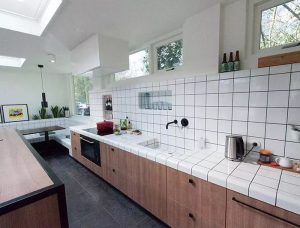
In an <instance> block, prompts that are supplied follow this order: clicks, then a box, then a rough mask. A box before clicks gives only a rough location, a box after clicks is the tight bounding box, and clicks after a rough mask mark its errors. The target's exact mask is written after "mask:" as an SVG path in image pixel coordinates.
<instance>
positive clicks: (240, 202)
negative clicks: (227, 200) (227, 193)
mask: <svg viewBox="0 0 300 228" xmlns="http://www.w3.org/2000/svg"><path fill="white" fill-rule="evenodd" d="M232 200H233V201H234V202H236V203H238V204H239V205H241V206H244V207H248V208H251V209H253V210H255V211H258V212H260V213H262V214H266V215H268V216H270V217H271V218H274V219H277V220H280V221H282V222H285V223H288V224H291V225H293V226H296V227H299V224H296V223H293V222H290V221H288V220H286V219H283V218H280V217H278V216H276V215H272V214H271V213H269V212H266V211H264V210H261V209H259V208H256V207H254V206H251V205H249V204H247V203H244V202H242V201H239V200H237V199H236V198H235V197H232Z"/></svg>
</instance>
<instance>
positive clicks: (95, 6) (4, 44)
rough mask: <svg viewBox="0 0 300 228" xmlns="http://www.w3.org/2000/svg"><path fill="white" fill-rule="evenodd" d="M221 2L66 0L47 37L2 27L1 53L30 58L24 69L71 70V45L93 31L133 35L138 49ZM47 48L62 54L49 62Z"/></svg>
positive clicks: (37, 0) (129, 37)
mask: <svg viewBox="0 0 300 228" xmlns="http://www.w3.org/2000/svg"><path fill="white" fill-rule="evenodd" d="M11 1H14V4H17V0H0V2H1V4H0V8H1V7H4V6H5V7H6V9H9V6H10V4H11ZM42 1H43V0H23V2H22V3H26V4H27V2H28V7H29V8H30V7H31V9H32V10H28V11H27V10H23V9H22V10H20V11H19V13H20V14H23V15H26V16H30V17H32V16H34V15H36V14H34V11H35V10H36V9H37V8H38V6H37V5H38V4H39V3H40V2H42ZM45 1H46V0H45ZM221 1H230V0H64V1H63V4H62V5H61V7H60V8H59V10H58V11H57V12H56V14H55V15H54V18H53V19H52V20H51V21H50V24H49V25H48V26H47V28H46V30H45V32H44V33H43V35H42V36H41V37H36V36H31V35H27V34H24V33H19V32H13V31H9V30H6V29H0V55H8V56H16V57H25V58H26V59H27V60H26V62H25V63H24V65H23V68H24V69H31V70H32V69H36V64H38V63H43V64H46V67H45V70H47V69H48V70H49V71H54V72H58V73H68V72H71V64H70V51H69V50H71V49H72V48H74V47H75V46H77V45H78V44H79V43H80V42H82V41H83V40H85V39H87V38H88V37H89V36H91V35H92V34H95V33H101V34H103V35H108V36H113V37H116V38H121V39H124V40H128V41H129V45H130V47H129V48H130V49H135V48H138V47H140V46H141V45H143V44H144V43H145V42H147V41H149V40H152V39H154V38H156V37H159V36H161V35H163V34H166V33H168V32H172V31H174V30H176V29H178V28H180V27H181V26H182V25H183V23H184V21H185V19H186V18H188V17H190V16H192V15H194V14H196V13H197V12H199V11H201V10H203V9H205V8H208V7H210V6H211V5H213V4H215V3H217V2H221ZM29 2H30V3H29ZM32 2H35V4H32ZM47 53H53V54H55V55H56V59H57V61H56V63H55V64H50V63H49V64H48V63H47ZM48 65H49V67H48V68H47V66H48Z"/></svg>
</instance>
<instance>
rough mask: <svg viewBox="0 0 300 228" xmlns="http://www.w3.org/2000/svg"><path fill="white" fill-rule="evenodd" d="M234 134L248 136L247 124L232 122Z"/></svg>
mask: <svg viewBox="0 0 300 228" xmlns="http://www.w3.org/2000/svg"><path fill="white" fill-rule="evenodd" d="M232 134H240V135H247V122H240V121H232Z"/></svg>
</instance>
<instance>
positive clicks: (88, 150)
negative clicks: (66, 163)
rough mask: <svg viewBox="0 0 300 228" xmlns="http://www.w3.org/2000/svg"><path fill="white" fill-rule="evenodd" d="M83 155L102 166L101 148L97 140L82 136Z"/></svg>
mask: <svg viewBox="0 0 300 228" xmlns="http://www.w3.org/2000/svg"><path fill="white" fill-rule="evenodd" d="M80 143H81V155H82V156H83V157H85V158H86V159H88V160H90V161H91V162H93V163H95V164H96V165H99V166H101V159H100V146H99V142H98V141H97V140H94V139H91V138H88V137H86V136H83V135H80Z"/></svg>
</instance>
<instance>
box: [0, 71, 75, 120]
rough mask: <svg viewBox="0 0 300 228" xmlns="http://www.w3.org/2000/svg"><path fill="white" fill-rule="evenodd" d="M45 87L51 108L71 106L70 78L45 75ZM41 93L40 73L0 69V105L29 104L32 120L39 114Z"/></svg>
mask: <svg viewBox="0 0 300 228" xmlns="http://www.w3.org/2000/svg"><path fill="white" fill-rule="evenodd" d="M44 87H45V92H46V96H47V101H48V105H49V107H50V106H51V105H52V106H54V105H58V106H70V104H71V101H70V93H71V92H70V80H69V76H67V75H57V74H47V73H45V74H44ZM41 93H42V89H41V79H40V74H39V73H38V72H23V71H21V70H14V69H13V70H11V69H9V70H3V69H0V105H3V104H28V109H29V115H30V118H31V117H32V115H34V114H38V110H39V109H40V107H41V100H42V94H41ZM49 112H50V109H49Z"/></svg>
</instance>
